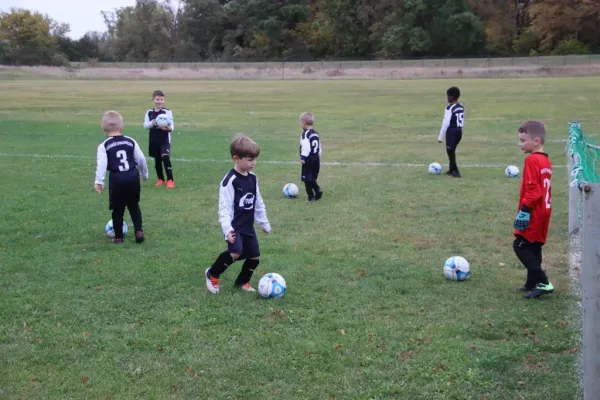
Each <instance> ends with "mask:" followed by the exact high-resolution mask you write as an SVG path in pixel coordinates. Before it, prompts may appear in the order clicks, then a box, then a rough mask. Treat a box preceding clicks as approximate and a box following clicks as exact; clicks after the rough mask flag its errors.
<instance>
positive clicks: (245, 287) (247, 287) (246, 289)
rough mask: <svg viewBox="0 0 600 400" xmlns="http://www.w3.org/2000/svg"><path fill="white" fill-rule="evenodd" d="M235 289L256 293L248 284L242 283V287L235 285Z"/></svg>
mask: <svg viewBox="0 0 600 400" xmlns="http://www.w3.org/2000/svg"><path fill="white" fill-rule="evenodd" d="M236 288H238V289H240V290H243V291H244V292H249V293H252V292H256V289H254V288H253V287H252V286H251V285H250V284H249V283H244V284H243V285H236Z"/></svg>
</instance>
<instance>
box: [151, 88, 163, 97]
mask: <svg viewBox="0 0 600 400" xmlns="http://www.w3.org/2000/svg"><path fill="white" fill-rule="evenodd" d="M156 96H160V97H165V92H163V91H162V90H160V89H158V90H155V91H154V92H152V98H153V99H154V98H155V97H156Z"/></svg>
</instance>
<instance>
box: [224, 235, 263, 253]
mask: <svg viewBox="0 0 600 400" xmlns="http://www.w3.org/2000/svg"><path fill="white" fill-rule="evenodd" d="M225 242H226V243H227V251H229V252H230V253H235V254H240V258H239V259H240V260H243V259H246V258H257V257H259V256H260V248H259V247H258V239H257V237H256V235H244V234H243V233H238V234H236V235H235V242H233V243H229V242H228V241H225Z"/></svg>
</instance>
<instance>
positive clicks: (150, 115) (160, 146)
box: [144, 90, 175, 189]
mask: <svg viewBox="0 0 600 400" xmlns="http://www.w3.org/2000/svg"><path fill="white" fill-rule="evenodd" d="M152 103H154V108H151V109H150V110H148V111H146V114H145V115H144V129H149V130H150V133H149V135H148V154H149V155H150V157H153V158H154V168H155V169H156V176H157V177H158V180H157V181H156V186H162V185H164V184H165V176H164V174H163V165H164V167H165V171H166V172H167V181H166V182H167V189H173V188H174V187H175V181H174V180H173V167H172V165H171V132H172V131H173V129H174V128H175V123H174V122H173V112H171V110H169V109H168V108H164V104H165V94H164V93H163V91H162V90H155V91H154V93H152ZM160 115H164V116H166V117H167V119H168V120H169V122H170V123H169V124H168V125H166V126H159V124H158V123H157V118H158V117H159V116H160Z"/></svg>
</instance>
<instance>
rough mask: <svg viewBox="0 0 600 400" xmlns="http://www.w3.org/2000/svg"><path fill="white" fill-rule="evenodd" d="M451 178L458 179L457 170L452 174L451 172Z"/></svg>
mask: <svg viewBox="0 0 600 400" xmlns="http://www.w3.org/2000/svg"><path fill="white" fill-rule="evenodd" d="M452 177H453V178H460V172H458V170H455V171H454V172H452Z"/></svg>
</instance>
